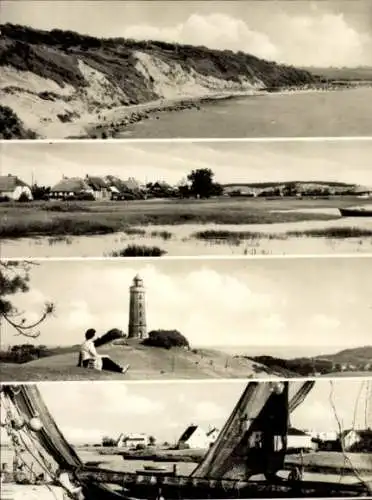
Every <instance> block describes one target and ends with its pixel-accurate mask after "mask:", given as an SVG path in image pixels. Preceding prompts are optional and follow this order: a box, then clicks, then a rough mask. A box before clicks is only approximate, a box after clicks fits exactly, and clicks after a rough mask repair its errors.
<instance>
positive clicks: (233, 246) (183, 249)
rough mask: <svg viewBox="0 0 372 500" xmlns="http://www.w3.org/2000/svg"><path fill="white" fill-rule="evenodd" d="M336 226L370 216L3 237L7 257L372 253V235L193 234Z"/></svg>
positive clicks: (362, 222) (370, 222)
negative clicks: (139, 252)
mask: <svg viewBox="0 0 372 500" xmlns="http://www.w3.org/2000/svg"><path fill="white" fill-rule="evenodd" d="M334 227H358V228H364V229H369V230H371V231H372V218H368V217H366V218H363V217H355V218H352V217H347V218H346V217H340V218H339V219H331V220H308V221H299V222H290V223H276V224H239V225H237V224H235V225H234V224H181V225H168V226H167V225H163V226H150V225H149V226H142V227H141V228H140V229H142V230H145V234H144V235H126V234H124V233H114V234H105V235H94V236H71V237H67V238H64V239H59V238H48V237H39V238H19V239H13V240H11V239H8V240H3V241H2V243H1V253H2V257H3V258H47V257H53V258H59V257H67V258H73V257H105V256H109V254H110V253H111V252H112V251H118V250H120V249H123V248H125V247H127V246H128V245H133V244H136V245H145V246H158V247H159V248H161V249H163V250H165V251H166V252H167V254H166V255H168V256H177V257H188V256H191V257H192V256H198V255H212V256H213V255H214V256H224V255H232V256H244V255H246V256H256V255H305V254H306V255H308V254H317V255H325V254H337V255H341V254H355V253H357V254H366V253H371V252H372V236H367V237H353V238H346V239H342V238H322V237H320V238H318V237H316V238H314V237H311V238H310V237H304V236H299V237H286V238H284V239H279V238H278V239H275V238H273V239H269V238H265V237H263V238H255V239H249V240H237V239H236V240H234V238H233V239H228V240H209V241H205V240H200V239H196V238H195V237H194V236H193V234H194V233H196V232H198V231H205V230H224V231H233V232H239V231H252V232H262V233H264V234H272V233H276V234H279V235H280V234H283V233H285V232H286V231H305V230H309V229H325V228H334ZM161 231H166V232H169V233H171V237H170V238H169V239H166V240H165V239H163V238H162V237H161V236H154V235H153V234H152V233H153V232H156V233H157V234H159V232H161Z"/></svg>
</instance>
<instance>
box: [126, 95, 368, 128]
mask: <svg viewBox="0 0 372 500" xmlns="http://www.w3.org/2000/svg"><path fill="white" fill-rule="evenodd" d="M369 135H372V87H363V88H353V89H344V90H333V91H323V92H322V91H309V92H293V93H272V94H262V95H254V96H248V97H239V98H233V99H226V100H219V101H214V102H206V103H203V104H202V105H201V107H200V110H197V109H190V110H184V111H179V112H172V111H166V112H161V113H157V114H156V115H153V117H152V118H151V119H149V120H145V121H142V122H139V123H136V124H133V125H131V126H130V127H127V128H126V129H125V131H123V132H122V133H121V135H120V137H123V138H124V137H133V138H172V137H173V138H192V137H199V138H235V137H239V138H240V137H256V138H257V137H323V136H324V137H336V136H337V137H338V136H369Z"/></svg>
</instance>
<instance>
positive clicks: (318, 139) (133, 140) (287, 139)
mask: <svg viewBox="0 0 372 500" xmlns="http://www.w3.org/2000/svg"><path fill="white" fill-rule="evenodd" d="M353 141H363V142H365V141H366V142H368V141H372V135H370V136H368V135H366V136H339V137H337V136H335V137H333V136H332V137H231V138H228V137H220V138H216V137H208V138H200V137H190V138H188V137H174V138H165V139H163V138H153V139H152V138H137V139H136V138H133V137H128V138H120V139H112V138H108V139H88V138H87V139H52V138H51V139H0V146H1V145H2V144H18V145H22V144H64V143H67V144H74V143H76V144H81V143H89V144H92V143H93V144H94V143H103V144H105V143H106V144H118V143H138V144H140V143H192V142H194V143H212V142H222V143H226V142H231V143H233V142H236V143H238V142H353Z"/></svg>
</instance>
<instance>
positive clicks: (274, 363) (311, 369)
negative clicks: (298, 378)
mask: <svg viewBox="0 0 372 500" xmlns="http://www.w3.org/2000/svg"><path fill="white" fill-rule="evenodd" d="M251 359H252V360H253V361H256V362H258V363H262V364H263V365H266V366H267V367H269V368H271V369H272V370H274V371H275V370H281V369H284V370H289V371H291V372H292V373H293V372H295V373H298V374H299V375H303V376H307V375H314V373H321V374H326V373H331V372H332V371H337V370H336V369H335V366H334V363H333V362H332V361H328V360H323V359H314V360H313V359H309V358H295V359H282V358H276V357H273V356H254V357H251Z"/></svg>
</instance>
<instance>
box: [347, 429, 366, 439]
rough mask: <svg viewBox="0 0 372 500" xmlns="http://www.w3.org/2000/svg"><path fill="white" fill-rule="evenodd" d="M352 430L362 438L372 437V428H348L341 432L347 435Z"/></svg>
mask: <svg viewBox="0 0 372 500" xmlns="http://www.w3.org/2000/svg"><path fill="white" fill-rule="evenodd" d="M350 432H355V434H357V435H358V436H359V437H360V438H362V439H372V429H346V430H344V431H343V432H342V433H341V436H342V437H345V436H346V435H347V434H349V433H350Z"/></svg>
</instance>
